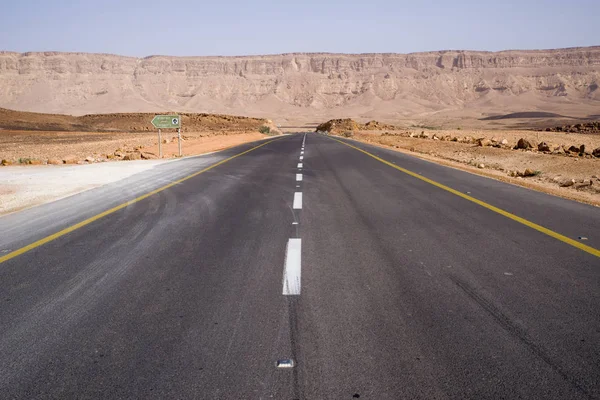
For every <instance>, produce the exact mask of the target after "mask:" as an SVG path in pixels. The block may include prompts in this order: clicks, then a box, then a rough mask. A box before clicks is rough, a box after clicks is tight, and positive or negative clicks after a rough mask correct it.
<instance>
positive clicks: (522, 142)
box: [515, 138, 533, 150]
mask: <svg viewBox="0 0 600 400" xmlns="http://www.w3.org/2000/svg"><path fill="white" fill-rule="evenodd" d="M532 147H533V146H532V145H531V143H529V141H528V140H527V139H524V138H521V139H519V141H518V142H517V145H516V146H515V149H523V150H528V149H531V148H532Z"/></svg>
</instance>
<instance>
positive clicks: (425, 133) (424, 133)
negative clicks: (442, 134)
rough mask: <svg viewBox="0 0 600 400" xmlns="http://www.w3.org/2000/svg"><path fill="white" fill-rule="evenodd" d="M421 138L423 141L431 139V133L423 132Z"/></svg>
mask: <svg viewBox="0 0 600 400" xmlns="http://www.w3.org/2000/svg"><path fill="white" fill-rule="evenodd" d="M419 137H420V138H421V139H429V133H427V132H425V131H423V132H421V135H420V136H419Z"/></svg>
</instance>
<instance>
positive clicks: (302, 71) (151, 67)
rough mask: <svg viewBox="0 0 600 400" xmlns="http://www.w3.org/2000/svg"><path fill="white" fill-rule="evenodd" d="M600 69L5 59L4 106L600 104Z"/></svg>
mask: <svg viewBox="0 0 600 400" xmlns="http://www.w3.org/2000/svg"><path fill="white" fill-rule="evenodd" d="M599 71H600V47H587V48H573V49H560V50H544V51H505V52H496V53H492V52H472V51H441V52H428V53H415V54H362V55H338V54H335V55H334V54H284V55H274V56H249V57H164V56H151V57H146V58H133V57H121V56H114V55H105V54H85V53H54V52H45V53H22V54H20V53H10V52H3V53H0V106H1V107H7V108H13V109H19V110H27V111H36V112H56V113H71V114H85V113H107V112H144V111H156V110H157V109H161V108H162V109H165V110H174V109H177V110H178V111H196V112H198V111H203V112H222V113H233V114H244V115H248V114H256V115H258V116H261V115H265V114H269V113H272V112H273V111H274V110H279V111H280V112H282V113H288V114H293V113H294V111H295V112H298V110H299V109H301V108H303V109H308V110H334V109H339V108H343V107H347V106H349V105H357V104H359V105H361V106H365V107H370V108H369V109H372V105H374V104H381V102H384V103H386V104H387V103H389V104H391V105H398V106H402V112H404V113H405V114H410V113H412V112H422V111H427V110H428V107H429V108H431V110H430V111H433V110H434V109H436V108H439V107H440V106H442V107H443V106H446V107H449V108H452V107H462V106H464V104H465V103H466V104H467V105H468V104H470V103H471V102H477V101H480V100H481V99H489V101H490V102H491V103H490V104H492V105H493V104H494V102H495V101H497V98H498V97H506V96H521V95H524V94H531V93H535V94H536V96H537V98H538V100H536V101H539V103H540V105H543V100H544V99H547V98H548V97H562V96H567V98H568V99H569V100H570V101H577V102H581V103H582V104H583V103H585V104H588V105H589V104H592V103H593V104H597V102H598V101H600V89H598V85H599V84H600V72H599ZM419 100H423V101H419ZM590 102H591V103H590ZM594 102H596V103H594ZM427 104H431V106H427ZM498 104H502V102H501V101H499V103H498ZM434 105H435V106H434ZM542 108H543V107H542Z"/></svg>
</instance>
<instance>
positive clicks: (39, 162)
mask: <svg viewBox="0 0 600 400" xmlns="http://www.w3.org/2000/svg"><path fill="white" fill-rule="evenodd" d="M29 164H30V165H42V164H43V162H42V160H38V159H36V158H32V159H31V160H29Z"/></svg>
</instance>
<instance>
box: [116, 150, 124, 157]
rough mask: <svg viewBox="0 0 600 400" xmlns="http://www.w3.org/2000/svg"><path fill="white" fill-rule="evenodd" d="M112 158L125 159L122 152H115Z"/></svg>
mask: <svg viewBox="0 0 600 400" xmlns="http://www.w3.org/2000/svg"><path fill="white" fill-rule="evenodd" d="M114 156H115V157H116V158H123V157H125V153H124V152H123V151H121V150H117V151H115V152H114Z"/></svg>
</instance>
